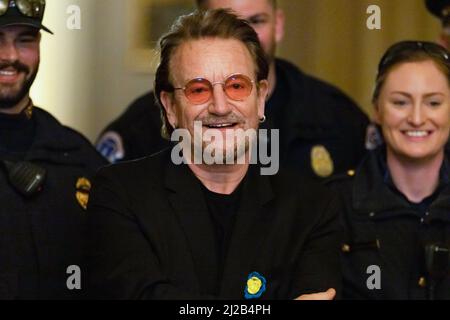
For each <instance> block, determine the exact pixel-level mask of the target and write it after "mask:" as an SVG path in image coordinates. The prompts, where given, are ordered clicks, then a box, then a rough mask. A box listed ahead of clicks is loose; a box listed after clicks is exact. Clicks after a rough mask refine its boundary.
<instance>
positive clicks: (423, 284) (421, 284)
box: [417, 277, 427, 288]
mask: <svg viewBox="0 0 450 320" xmlns="http://www.w3.org/2000/svg"><path fill="white" fill-rule="evenodd" d="M417 284H418V285H419V287H421V288H425V287H426V286H427V280H426V279H425V277H420V279H419V282H418V283H417Z"/></svg>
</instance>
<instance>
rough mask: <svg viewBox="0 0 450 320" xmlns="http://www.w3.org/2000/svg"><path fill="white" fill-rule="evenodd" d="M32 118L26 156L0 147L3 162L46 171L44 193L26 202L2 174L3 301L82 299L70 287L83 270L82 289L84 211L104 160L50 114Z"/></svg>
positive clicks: (0, 281) (0, 264)
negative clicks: (92, 181)
mask: <svg viewBox="0 0 450 320" xmlns="http://www.w3.org/2000/svg"><path fill="white" fill-rule="evenodd" d="M32 117H33V118H32V119H31V120H30V121H34V126H35V131H34V132H35V133H34V138H33V141H32V145H31V147H30V149H29V150H28V151H27V152H26V153H25V156H24V157H22V158H21V159H17V158H16V157H15V156H12V154H11V152H9V151H8V150H5V149H2V148H0V159H1V160H13V159H14V158H15V159H14V160H16V161H17V160H25V161H28V162H31V163H33V164H35V165H38V166H40V167H42V168H44V169H45V170H46V172H47V177H46V180H45V182H44V184H43V187H42V190H41V191H40V192H39V193H38V194H36V195H34V196H32V197H30V198H27V197H25V196H22V195H21V194H20V193H19V192H18V191H17V190H16V189H15V188H14V187H13V186H12V184H11V183H10V180H9V179H8V174H7V170H6V169H5V167H4V166H3V168H2V169H1V170H0V204H1V205H0V299H2V300H3V299H33V300H34V299H70V298H81V297H82V293H83V290H69V289H68V287H67V283H66V282H67V280H68V279H69V277H70V276H71V275H73V274H74V271H73V270H74V269H69V270H68V268H69V267H70V266H76V267H79V268H80V270H81V278H79V280H81V283H82V289H83V270H84V267H83V259H84V257H83V256H84V254H83V252H84V245H85V244H84V241H85V238H84V232H85V219H86V211H85V209H84V208H83V206H84V205H85V204H86V203H85V201H87V197H88V191H89V177H90V176H92V175H93V174H94V173H95V171H96V170H97V169H98V168H99V167H101V166H102V165H103V164H104V163H105V161H104V159H103V158H102V157H101V156H100V155H99V154H98V153H97V152H96V150H95V148H94V147H92V145H91V144H90V143H89V142H88V141H87V140H86V139H85V138H84V137H83V136H81V135H80V134H79V133H77V132H75V131H73V130H71V129H69V128H67V127H64V126H63V125H61V124H60V123H59V122H58V121H57V120H56V119H55V118H54V117H52V116H51V115H50V114H49V113H47V112H45V111H44V110H42V109H39V108H34V110H33V115H32ZM0 139H1V137H0ZM83 178H85V179H83ZM67 271H69V273H67ZM69 280H70V281H69V283H70V285H71V286H73V285H76V284H77V279H75V278H73V279H69Z"/></svg>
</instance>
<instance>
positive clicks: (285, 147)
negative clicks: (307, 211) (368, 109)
mask: <svg viewBox="0 0 450 320" xmlns="http://www.w3.org/2000/svg"><path fill="white" fill-rule="evenodd" d="M196 2H197V6H198V7H200V8H202V9H217V8H231V9H233V10H234V11H235V12H236V13H237V14H238V15H239V16H240V17H242V18H244V19H245V20H247V21H248V22H249V23H250V25H251V26H252V27H253V28H254V29H255V31H256V32H257V33H258V36H259V40H260V42H261V44H262V46H263V48H264V50H265V52H266V58H267V59H268V61H269V64H270V71H269V84H270V88H269V89H270V90H269V92H270V93H271V94H270V99H269V100H268V102H267V105H266V116H267V122H266V123H265V124H263V126H262V127H263V128H270V129H274V128H277V129H280V150H281V156H282V159H281V160H282V162H284V164H291V165H294V166H297V167H299V168H301V169H302V171H303V172H304V173H305V174H306V175H307V176H311V177H314V178H325V177H328V176H331V175H332V174H333V173H334V172H345V171H347V170H348V169H350V168H353V167H354V166H355V165H356V164H357V163H358V162H359V160H360V159H361V157H362V155H363V154H364V152H365V148H364V142H365V136H366V128H367V126H368V119H367V117H366V116H365V115H364V113H363V112H361V111H360V110H359V108H358V107H357V106H356V105H355V104H354V103H353V102H352V101H351V100H350V99H349V98H348V97H346V96H345V95H344V94H343V93H342V92H341V91H339V90H338V89H337V88H335V87H332V86H330V85H329V84H326V83H324V82H322V81H320V80H317V79H315V78H313V77H311V76H308V75H306V74H304V73H302V72H301V71H300V70H298V69H297V68H296V67H295V66H294V65H292V64H291V63H289V62H287V61H284V60H281V59H277V58H275V51H276V46H277V44H278V43H279V42H280V41H281V40H282V38H283V33H284V16H283V12H282V11H281V9H279V8H278V7H277V4H276V1H275V0H197V1H196ZM160 129H161V120H160V116H159V110H158V107H157V106H156V104H155V98H154V97H153V93H148V94H146V95H144V96H142V97H141V98H139V99H138V100H136V101H135V102H134V103H133V104H132V105H131V106H130V107H129V108H128V109H127V111H126V112H125V113H124V114H123V115H122V116H120V117H119V118H118V119H117V120H115V121H114V122H113V123H111V124H110V125H109V126H108V127H107V128H106V129H105V130H104V132H103V134H102V135H101V137H100V138H99V140H98V143H97V149H98V150H99V151H100V152H101V153H102V154H103V155H104V156H105V157H106V158H108V159H109V160H110V161H111V162H117V161H120V160H130V159H134V158H139V157H143V156H146V155H149V154H152V153H154V152H157V151H159V150H160V149H161V148H163V147H164V146H167V145H168V141H166V140H164V139H162V138H161V136H160Z"/></svg>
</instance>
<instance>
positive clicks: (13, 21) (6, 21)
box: [0, 17, 53, 34]
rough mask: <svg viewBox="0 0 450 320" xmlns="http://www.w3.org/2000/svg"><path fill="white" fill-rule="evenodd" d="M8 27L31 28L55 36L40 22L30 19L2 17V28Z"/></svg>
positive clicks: (0, 21) (0, 23)
mask: <svg viewBox="0 0 450 320" xmlns="http://www.w3.org/2000/svg"><path fill="white" fill-rule="evenodd" d="M7 26H29V27H33V28H36V29H42V30H44V31H46V32H48V33H50V34H53V32H52V31H51V30H50V29H49V28H47V27H46V26H44V25H43V24H42V23H41V22H40V21H38V20H36V19H32V18H28V17H2V18H1V19H0V27H7Z"/></svg>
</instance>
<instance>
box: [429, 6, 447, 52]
mask: <svg viewBox="0 0 450 320" xmlns="http://www.w3.org/2000/svg"><path fill="white" fill-rule="evenodd" d="M425 5H426V7H427V9H428V11H429V12H430V13H432V14H433V15H434V16H436V17H438V18H439V20H441V22H442V31H441V34H440V36H439V40H438V42H439V44H440V45H442V46H443V47H445V48H447V49H448V48H450V1H449V0H425Z"/></svg>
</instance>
